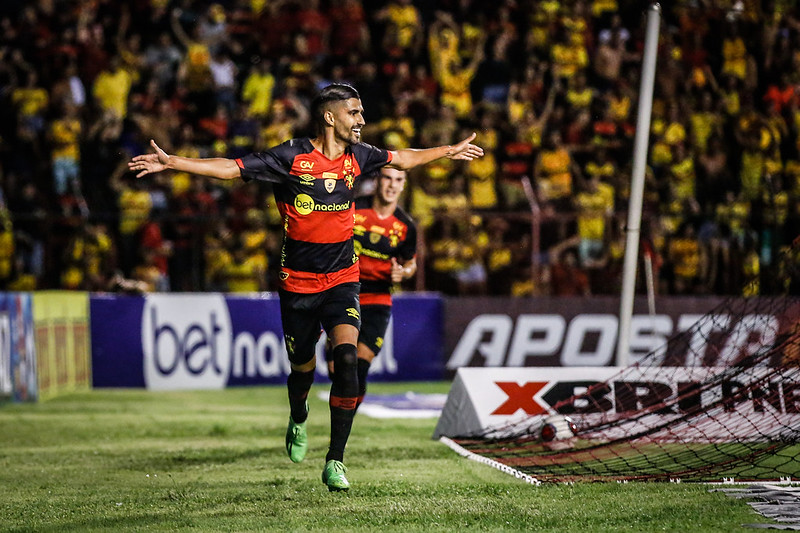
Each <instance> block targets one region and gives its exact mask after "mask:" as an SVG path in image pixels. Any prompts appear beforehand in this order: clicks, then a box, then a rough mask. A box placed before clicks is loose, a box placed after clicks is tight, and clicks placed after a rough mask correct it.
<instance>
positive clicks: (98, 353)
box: [90, 293, 444, 390]
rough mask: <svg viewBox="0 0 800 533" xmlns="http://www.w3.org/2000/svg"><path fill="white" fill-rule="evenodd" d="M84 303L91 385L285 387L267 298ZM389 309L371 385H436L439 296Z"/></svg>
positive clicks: (275, 319) (163, 297) (279, 338)
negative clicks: (88, 317)
mask: <svg viewBox="0 0 800 533" xmlns="http://www.w3.org/2000/svg"><path fill="white" fill-rule="evenodd" d="M90 306H91V316H92V328H91V338H92V370H93V384H94V386H95V387H144V388H147V389H152V390H179V389H221V388H224V387H229V386H241V385H257V384H283V383H285V382H286V377H287V376H288V373H289V361H288V357H287V355H286V347H285V344H284V340H283V333H282V328H281V321H280V307H279V302H278V298H277V295H274V294H272V293H264V294H262V295H257V296H252V297H250V296H235V295H223V294H214V293H203V294H199V293H198V294H150V295H147V296H145V297H135V296H130V297H120V296H117V295H109V296H103V295H95V296H92V298H91V301H90ZM392 312H393V316H392V321H391V323H390V325H389V330H388V331H387V334H386V337H385V339H384V348H383V349H382V350H381V353H380V355H379V356H378V357H377V358H376V359H375V361H374V362H373V364H372V367H371V368H370V379H372V380H374V381H409V380H412V381H413V380H438V379H442V378H443V375H442V364H441V361H442V359H443V354H442V352H441V348H442V346H443V344H444V341H443V338H442V324H443V318H442V300H441V298H440V297H438V296H435V295H430V296H428V295H425V294H415V295H413V296H402V295H401V296H398V297H395V299H394V306H393V311H392ZM324 344H325V337H324V334H322V335H321V337H320V341H319V342H318V343H317V361H318V362H317V376H318V378H320V377H321V378H324V377H326V375H327V368H326V365H325V363H324Z"/></svg>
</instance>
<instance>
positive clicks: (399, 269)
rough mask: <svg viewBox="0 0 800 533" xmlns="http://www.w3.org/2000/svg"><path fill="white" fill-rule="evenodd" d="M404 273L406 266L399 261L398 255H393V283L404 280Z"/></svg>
mask: <svg viewBox="0 0 800 533" xmlns="http://www.w3.org/2000/svg"><path fill="white" fill-rule="evenodd" d="M404 273H405V268H404V267H403V265H401V264H400V263H398V262H397V258H396V257H392V283H400V282H401V281H403V274H404Z"/></svg>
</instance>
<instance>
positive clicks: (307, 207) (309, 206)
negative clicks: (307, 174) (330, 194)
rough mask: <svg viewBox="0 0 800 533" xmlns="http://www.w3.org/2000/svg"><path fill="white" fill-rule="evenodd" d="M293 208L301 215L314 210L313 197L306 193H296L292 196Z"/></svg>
mask: <svg viewBox="0 0 800 533" xmlns="http://www.w3.org/2000/svg"><path fill="white" fill-rule="evenodd" d="M294 208H295V209H297V212H298V213H300V214H301V215H308V214H310V213H311V212H312V211H313V210H314V199H313V198H311V197H310V196H309V195H307V194H298V195H297V196H295V197H294Z"/></svg>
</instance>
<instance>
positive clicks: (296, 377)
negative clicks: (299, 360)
mask: <svg viewBox="0 0 800 533" xmlns="http://www.w3.org/2000/svg"><path fill="white" fill-rule="evenodd" d="M313 384H314V371H313V370H312V371H310V372H298V371H297V370H292V371H291V372H290V373H289V379H287V380H286V386H287V387H288V389H289V411H290V413H291V416H292V420H294V422H295V424H302V423H303V422H305V421H306V419H307V418H308V409H307V408H306V399H307V398H308V391H309V390H311V385H313Z"/></svg>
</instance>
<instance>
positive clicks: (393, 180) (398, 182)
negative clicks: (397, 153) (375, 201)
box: [378, 168, 406, 204]
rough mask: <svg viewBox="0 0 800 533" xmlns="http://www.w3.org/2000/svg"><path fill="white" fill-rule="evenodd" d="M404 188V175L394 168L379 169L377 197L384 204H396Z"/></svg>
mask: <svg viewBox="0 0 800 533" xmlns="http://www.w3.org/2000/svg"><path fill="white" fill-rule="evenodd" d="M405 186H406V173H405V172H403V171H402V170H397V169H396V168H383V169H381V174H380V177H379V178H378V197H379V198H380V200H381V201H382V202H384V203H386V204H390V203H393V202H397V199H398V198H399V197H400V193H401V192H403V188H404V187H405Z"/></svg>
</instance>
